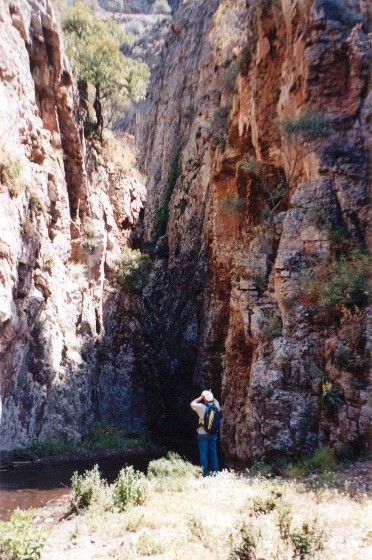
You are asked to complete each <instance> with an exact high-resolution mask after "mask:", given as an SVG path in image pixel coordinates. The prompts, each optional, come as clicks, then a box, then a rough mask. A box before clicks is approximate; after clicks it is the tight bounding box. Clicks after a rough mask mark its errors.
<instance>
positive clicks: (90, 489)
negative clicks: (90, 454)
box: [71, 465, 107, 512]
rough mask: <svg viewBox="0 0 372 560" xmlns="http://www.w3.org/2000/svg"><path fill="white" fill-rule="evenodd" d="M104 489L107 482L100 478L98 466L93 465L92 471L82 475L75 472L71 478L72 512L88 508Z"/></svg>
mask: <svg viewBox="0 0 372 560" xmlns="http://www.w3.org/2000/svg"><path fill="white" fill-rule="evenodd" d="M105 488H107V482H106V481H105V480H103V479H102V478H101V473H100V472H99V467H98V465H94V467H93V469H92V470H90V471H85V473H84V474H82V475H80V474H79V473H78V472H76V471H75V472H74V474H73V475H72V478H71V489H72V501H71V509H72V511H75V512H78V511H80V510H82V509H86V508H88V507H89V506H90V505H92V504H93V502H94V501H98V499H99V497H100V494H101V492H102V490H103V489H105Z"/></svg>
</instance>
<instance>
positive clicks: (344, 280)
mask: <svg viewBox="0 0 372 560" xmlns="http://www.w3.org/2000/svg"><path fill="white" fill-rule="evenodd" d="M369 277H370V261H369V258H368V256H367V255H365V254H363V253H361V251H354V252H353V253H351V254H350V255H349V257H348V258H347V259H343V260H341V261H339V262H336V263H335V264H334V265H333V267H331V270H330V277H329V278H328V281H326V282H324V283H323V284H322V283H320V286H319V288H320V292H319V305H320V307H321V308H322V309H324V310H325V311H326V312H327V313H328V314H329V315H330V314H332V313H333V312H334V311H335V310H336V309H337V308H339V307H341V306H345V307H347V308H349V309H352V308H353V307H365V306H366V305H368V299H369V298H368V296H369Z"/></svg>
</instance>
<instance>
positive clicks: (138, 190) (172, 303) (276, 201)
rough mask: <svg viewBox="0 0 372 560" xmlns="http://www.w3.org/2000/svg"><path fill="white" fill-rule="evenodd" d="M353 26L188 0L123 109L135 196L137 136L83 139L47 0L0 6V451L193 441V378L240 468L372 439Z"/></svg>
mask: <svg viewBox="0 0 372 560" xmlns="http://www.w3.org/2000/svg"><path fill="white" fill-rule="evenodd" d="M132 4H133V3H131V6H132ZM138 5H139V6H140V5H141V6H142V7H141V9H145V8H146V6H147V5H148V2H143V3H139V4H138ZM144 5H146V6H145V7H144ZM172 5H173V7H175V4H172ZM133 6H134V8H135V5H134V4H133ZM133 6H132V7H133ZM146 9H147V8H146ZM367 16H368V14H367V3H366V2H363V1H362V0H360V1H358V0H348V1H347V2H343V3H340V2H339V1H338V0H306V1H305V0H304V1H300V0H257V1H249V0H247V1H246V0H236V1H234V2H231V1H228V0H224V1H221V0H209V1H208V2H205V1H202V0H193V1H186V0H184V1H183V2H180V6H179V9H178V10H177V11H176V12H175V14H174V15H173V17H172V20H171V22H170V23H169V21H168V22H167V24H166V26H165V27H164V29H162V30H161V31H162V33H161V37H160V36H159V37H158V35H157V33H155V34H154V37H155V38H154V41H153V47H154V48H149V50H148V52H149V53H150V55H149V56H150V59H151V66H154V65H155V61H157V65H156V66H155V67H154V69H153V74H152V78H151V86H150V91H149V93H148V96H147V99H146V101H145V102H144V103H142V104H141V105H140V106H139V107H138V108H137V111H136V115H135V121H136V129H137V143H138V145H139V150H140V154H141V156H140V157H141V165H142V170H143V173H144V174H145V176H146V178H147V194H146V191H145V186H144V179H143V177H142V175H141V174H140V173H138V172H137V171H136V169H135V159H136V156H135V152H136V148H135V146H134V145H133V139H132V138H131V137H129V136H128V135H126V134H123V135H122V138H121V140H120V141H119V140H118V139H117V138H114V137H111V138H110V137H108V138H107V140H106V142H105V144H104V145H103V146H100V145H99V144H97V143H96V142H94V141H89V142H88V143H86V142H85V140H84V137H83V133H82V120H81V116H80V114H79V111H80V109H79V98H78V92H77V89H76V87H75V84H74V80H73V77H72V74H71V70H70V67H69V64H68V61H67V60H66V57H65V55H64V52H63V47H62V45H61V38H60V35H59V33H58V29H57V27H56V24H55V21H54V17H53V14H52V10H51V6H50V3H49V0H19V1H17V2H6V1H5V0H0V141H1V145H0V215H1V221H0V280H1V282H0V344H1V346H0V373H1V377H0V394H1V424H0V436H1V440H0V448H1V449H13V448H15V447H19V446H22V445H26V444H28V443H30V442H31V441H32V440H33V439H39V440H43V439H48V438H64V439H69V438H72V439H77V440H78V439H79V438H81V436H82V435H84V433H85V432H86V431H87V429H89V427H90V426H91V425H92V423H93V422H94V421H96V420H103V421H105V422H108V423H112V424H114V425H119V426H123V427H125V428H126V429H127V430H128V431H131V432H138V431H142V430H144V429H146V430H148V431H150V432H152V433H155V434H163V435H164V434H172V436H173V437H175V436H177V437H180V436H182V435H186V434H191V433H193V431H194V429H195V425H194V424H195V418H194V417H193V414H192V412H191V411H190V410H189V406H188V403H189V402H190V400H191V399H192V398H194V397H195V396H196V395H197V394H198V391H200V390H201V389H203V388H211V389H212V390H213V391H214V392H215V394H216V395H217V397H218V398H219V399H220V400H221V404H222V411H223V418H222V426H221V444H222V448H223V451H224V453H225V456H226V458H227V459H228V460H230V461H231V462H234V463H236V464H251V463H253V462H257V461H276V460H280V459H281V458H283V457H285V458H286V460H287V459H288V458H290V457H298V456H300V455H304V454H308V453H311V452H312V451H314V449H316V447H318V446H322V445H325V444H328V443H330V444H331V445H332V446H333V448H334V449H335V450H336V452H337V454H338V455H339V456H348V455H350V454H352V453H354V452H355V451H359V450H361V449H364V448H365V446H366V443H367V442H368V432H367V430H368V423H369V422H370V416H371V403H370V402H368V391H369V389H370V378H369V376H368V354H367V352H368V348H367V337H366V316H367V310H368V307H367V300H368V294H367V293H366V292H367V291H368V288H366V286H365V277H366V270H367V267H368V264H367V262H366V256H365V249H366V247H367V246H368V225H369V215H368V206H367V202H368V199H367V178H368V163H369V162H368V151H369V149H370V147H371V146H370V145H368V141H369V138H370V135H369V134H368V124H369V123H370V113H369V107H370V105H369V103H368V101H369V99H370V97H369V93H368V92H369V90H368V48H369V42H368V36H367ZM160 27H161V26H160ZM151 41H152V39H151ZM151 41H150V43H151ZM151 45H152V43H151ZM151 45H150V46H151ZM160 50H161V52H160ZM145 51H146V49H145ZM145 51H144V52H145ZM146 52H147V51H146ZM124 120H125V119H124ZM127 120H129V121H130V122H131V127H132V126H133V120H132V113H130V115H129V117H128V116H127ZM146 198H147V200H146V203H145V199H146ZM128 244H129V245H130V246H131V247H133V248H136V247H141V248H142V250H143V251H146V252H148V253H149V255H150V256H151V258H152V273H151V276H150V281H149V283H148V284H147V286H146V287H145V289H144V290H143V293H139V292H140V290H135V291H134V292H129V291H128V290H124V289H123V288H122V287H121V286H120V285H119V283H118V275H117V262H118V259H119V258H120V254H121V252H122V249H123V247H125V246H126V245H128ZM349 288H350V289H349Z"/></svg>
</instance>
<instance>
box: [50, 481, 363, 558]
mask: <svg viewBox="0 0 372 560" xmlns="http://www.w3.org/2000/svg"><path fill="white" fill-rule="evenodd" d="M340 480H342V485H343V488H345V486H346V487H347V484H346V485H345V477H343V478H342V479H340ZM154 482H155V481H154V480H151V481H150V489H149V494H148V497H147V501H146V503H144V504H142V505H140V506H137V507H133V508H130V509H128V510H126V511H124V512H122V513H119V512H114V513H109V512H106V513H103V514H102V512H101V513H100V514H97V512H95V511H94V508H93V509H92V510H90V511H88V512H87V513H86V514H84V515H82V516H79V518H78V519H77V518H76V517H74V518H72V519H71V520H68V521H63V522H62V523H60V524H59V525H57V526H56V527H55V528H54V531H53V534H52V536H51V537H50V539H49V543H50V546H49V549H48V551H47V552H45V553H44V554H47V555H46V556H45V555H44V556H43V557H42V558H43V560H45V559H46V558H48V560H60V559H62V558H63V559H64V560H72V559H73V558H75V557H76V558H77V557H79V559H81V560H88V558H89V559H90V558H100V557H102V558H103V557H104V558H115V559H117V560H129V559H134V558H137V559H138V558H143V559H145V558H158V559H159V560H160V559H163V560H180V559H181V558H185V557H186V558H187V557H199V556H200V555H201V556H202V557H203V559H204V560H227V559H229V558H248V556H243V555H241V556H239V555H237V553H236V550H239V543H240V542H241V535H242V533H241V528H242V527H244V526H245V527H248V528H249V530H250V531H252V534H253V535H255V540H256V545H255V552H254V553H255V555H256V556H252V558H257V559H265V560H274V559H275V560H278V559H279V560H287V559H290V558H300V556H299V555H297V556H295V553H294V550H293V545H291V544H290V543H288V542H285V541H284V540H283V538H281V537H280V532H279V527H278V516H279V512H280V508H281V507H283V504H289V505H290V508H291V511H292V522H291V531H292V533H293V534H294V533H296V534H297V533H298V532H299V531H301V530H302V528H303V524H304V523H305V524H306V523H309V524H310V528H311V527H315V533H316V538H318V537H319V538H320V540H323V549H322V550H319V551H318V552H315V553H314V554H313V555H312V556H303V558H310V557H313V558H318V559H320V558H321V559H322V560H331V559H334V558H337V559H338V560H364V559H365V558H367V557H368V556H369V554H370V553H371V552H372V545H371V543H369V544H368V537H369V536H370V535H368V525H369V524H370V521H371V516H372V507H371V503H370V501H368V497H367V494H366V493H365V492H363V485H362V483H361V481H360V480H358V481H356V482H355V481H354V482H353V481H350V484H351V485H353V484H354V485H355V484H356V485H357V486H358V485H359V486H360V488H361V491H360V492H359V493H358V494H357V495H354V497H353V498H352V497H350V495H348V493H347V492H345V490H342V491H340V490H338V489H337V488H334V489H327V488H326V487H325V486H324V484H319V485H318V484H317V483H316V481H315V483H314V484H312V486H313V488H312V489H309V488H308V486H307V485H305V484H304V483H301V482H299V481H293V480H284V479H280V480H278V479H266V478H263V477H259V476H257V477H250V476H247V475H237V474H235V473H234V472H222V473H220V474H219V475H218V476H215V477H210V478H207V479H201V478H199V479H193V478H190V477H187V478H186V479H185V483H184V485H183V488H181V489H180V488H179V487H177V489H176V491H174V490H172V489H171V488H172V485H170V486H169V488H168V489H166V488H162V491H161V492H159V488H158V487H157V485H156V484H154ZM313 482H314V481H313ZM318 486H320V487H318ZM267 503H269V504H270V508H267V509H268V511H265V504H267ZM273 503H274V507H272V504H273ZM257 504H259V507H258V506H257ZM76 533H77V534H76ZM314 538H315V537H314ZM70 539H71V541H73V546H72V547H69V546H66V544H67V543H68V540H70ZM66 541H67V542H66ZM88 541H89V542H92V543H94V548H92V549H90V548H89V546H88V545H87V542H88ZM70 548H71V550H70ZM320 548H322V546H320ZM51 549H52V551H51ZM233 550H235V555H233V554H232V551H233Z"/></svg>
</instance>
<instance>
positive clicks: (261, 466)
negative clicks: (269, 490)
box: [249, 462, 273, 477]
mask: <svg viewBox="0 0 372 560" xmlns="http://www.w3.org/2000/svg"><path fill="white" fill-rule="evenodd" d="M249 472H250V473H251V474H252V475H256V474H258V475H262V476H268V477H270V476H271V475H272V473H273V469H272V466H271V465H268V464H267V463H262V462H259V463H255V464H254V465H252V467H251V468H250V469H249Z"/></svg>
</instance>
